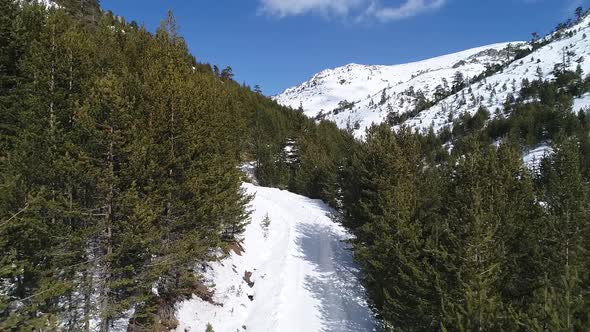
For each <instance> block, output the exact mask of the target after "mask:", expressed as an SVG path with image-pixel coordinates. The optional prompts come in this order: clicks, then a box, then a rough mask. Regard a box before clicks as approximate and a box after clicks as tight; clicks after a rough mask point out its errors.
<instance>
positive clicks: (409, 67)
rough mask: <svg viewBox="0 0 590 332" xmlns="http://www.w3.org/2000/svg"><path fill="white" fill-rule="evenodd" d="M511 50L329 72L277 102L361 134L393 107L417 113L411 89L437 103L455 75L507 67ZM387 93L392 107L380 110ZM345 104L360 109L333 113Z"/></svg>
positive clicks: (497, 47) (489, 48)
mask: <svg viewBox="0 0 590 332" xmlns="http://www.w3.org/2000/svg"><path fill="white" fill-rule="evenodd" d="M508 44H509V43H498V44H493V45H488V46H483V47H478V48H473V49H469V50H466V51H462V52H458V53H454V54H449V55H444V56H440V57H436V58H432V59H428V60H423V61H418V62H413V63H408V64H400V65H393V66H367V65H359V64H349V65H346V66H343V67H339V68H335V69H330V70H324V71H322V72H320V73H318V74H316V75H315V76H313V77H312V78H311V79H310V80H309V81H307V82H305V83H303V84H301V85H300V86H298V87H294V88H290V89H287V90H286V91H285V92H283V93H282V94H280V95H278V96H276V97H274V98H275V100H276V101H277V102H279V103H281V104H283V105H286V106H290V107H293V108H298V107H299V106H302V107H303V110H304V112H305V114H306V115H308V116H310V117H316V116H318V115H323V116H325V117H326V118H328V119H330V120H333V121H335V122H336V124H337V125H338V126H339V127H341V128H346V127H347V126H354V125H355V124H358V127H359V128H358V129H357V131H356V132H357V133H362V132H364V129H365V128H367V127H369V126H370V125H371V124H372V123H380V122H383V121H384V120H385V118H386V116H387V112H388V106H387V105H388V104H389V105H391V107H392V108H393V109H394V111H395V112H396V113H398V114H402V113H405V112H407V111H409V110H411V109H413V108H414V105H415V104H414V98H413V97H412V96H409V95H408V94H407V93H406V92H407V91H408V89H410V88H413V89H414V91H416V92H417V91H422V92H424V94H425V95H426V97H428V98H432V96H433V94H434V91H435V88H436V86H437V85H440V84H443V79H444V80H446V81H447V83H448V84H452V81H453V76H454V75H455V73H456V72H461V73H462V74H463V75H464V76H465V77H473V76H476V75H479V74H480V73H482V72H483V71H484V70H485V69H486V65H491V64H498V63H503V62H504V61H507V60H508V58H509V55H508V53H506V52H504V51H503V49H505V48H506V46H507V45H508ZM513 44H514V45H516V44H517V43H513ZM384 92H385V97H386V99H387V101H386V102H385V103H383V104H380V102H381V100H382V96H383V93H384ZM345 100H346V101H348V102H352V103H355V105H354V106H353V107H352V109H350V110H344V111H341V112H338V114H335V112H333V110H334V109H336V108H338V104H339V103H340V102H341V101H345Z"/></svg>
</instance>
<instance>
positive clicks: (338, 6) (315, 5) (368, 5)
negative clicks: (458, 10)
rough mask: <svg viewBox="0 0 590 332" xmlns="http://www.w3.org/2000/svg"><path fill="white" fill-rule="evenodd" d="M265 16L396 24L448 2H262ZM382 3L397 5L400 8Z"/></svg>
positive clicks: (345, 0) (322, 0) (391, 0)
mask: <svg viewBox="0 0 590 332" xmlns="http://www.w3.org/2000/svg"><path fill="white" fill-rule="evenodd" d="M259 1H260V8H261V10H262V12H265V13H268V14H270V15H274V16H279V17H285V16H295V15H304V14H309V13H319V14H322V15H328V16H341V17H352V18H355V19H356V20H366V19H374V18H376V19H379V20H381V21H394V20H400V19H404V18H408V17H412V16H416V15H419V14H422V13H424V12H427V11H431V10H435V9H439V8H440V7H442V6H443V5H444V4H445V3H446V1H447V0H397V1H393V0H259ZM383 2H388V3H391V2H397V5H391V4H387V5H385V4H384V3H383Z"/></svg>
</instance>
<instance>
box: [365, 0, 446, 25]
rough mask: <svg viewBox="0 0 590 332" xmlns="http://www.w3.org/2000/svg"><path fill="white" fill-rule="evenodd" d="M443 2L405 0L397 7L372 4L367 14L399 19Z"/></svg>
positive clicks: (441, 4)
mask: <svg viewBox="0 0 590 332" xmlns="http://www.w3.org/2000/svg"><path fill="white" fill-rule="evenodd" d="M445 3H446V0H407V1H406V2H404V3H403V4H402V5H401V6H399V7H380V6H379V5H374V6H372V7H370V8H369V11H368V14H369V15H370V16H374V17H376V18H378V19H380V20H383V21H391V20H401V19H404V18H407V17H412V16H416V15H419V14H422V13H424V12H427V11H431V10H436V9H439V8H441V7H442V6H444V5H445Z"/></svg>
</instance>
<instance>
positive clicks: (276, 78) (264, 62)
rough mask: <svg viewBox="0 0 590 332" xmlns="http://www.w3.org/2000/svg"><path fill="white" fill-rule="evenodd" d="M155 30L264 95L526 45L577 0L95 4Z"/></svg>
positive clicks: (117, 0)
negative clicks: (348, 72)
mask: <svg viewBox="0 0 590 332" xmlns="http://www.w3.org/2000/svg"><path fill="white" fill-rule="evenodd" d="M101 5H102V6H103V8H105V9H110V10H112V11H113V12H115V13H116V14H118V15H122V16H124V17H125V18H126V19H127V20H128V21H131V20H135V21H137V22H139V23H143V24H145V25H146V27H147V28H148V29H150V30H151V31H153V30H154V29H155V28H156V27H157V26H158V25H159V22H160V21H161V20H162V19H163V18H164V17H165V15H166V11H167V10H168V9H172V10H173V12H174V14H175V16H176V19H177V21H178V24H179V27H180V33H181V34H182V35H183V36H184V37H185V39H186V41H187V43H188V45H189V47H190V49H191V51H192V53H193V54H194V55H195V56H196V57H197V59H198V60H199V61H201V62H209V63H212V64H218V65H219V67H225V66H228V65H229V66H231V67H232V68H233V70H234V73H235V74H236V80H238V81H240V82H242V81H245V82H246V83H248V84H250V85H251V86H254V85H256V84H259V85H260V86H261V87H262V89H263V91H264V93H265V94H267V95H272V94H276V93H279V92H281V91H283V90H284V89H286V88H288V87H290V86H293V85H297V84H299V83H301V82H303V81H305V80H307V79H308V78H309V77H311V76H312V75H313V74H315V73H316V72H318V71H320V70H322V69H325V68H333V67H337V66H341V65H345V64H348V63H351V62H354V63H362V64H397V63H404V62H409V61H416V60H421V59H425V58H429V57H433V56H437V55H443V54H447V53H451V52H455V51H460V50H464V49H467V48H471V47H477V46H482V45H485V44H491V43H496V42H504V41H517V40H529V39H530V35H531V32H533V31H536V32H539V33H540V34H544V33H547V32H549V30H551V29H552V28H553V27H554V26H555V25H556V24H557V23H558V22H560V21H562V20H564V19H565V18H567V17H570V16H572V14H573V10H574V9H575V7H576V6H578V5H588V1H586V0H584V1H582V0H167V1H165V0H102V1H101Z"/></svg>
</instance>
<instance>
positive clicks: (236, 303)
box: [177, 184, 375, 332]
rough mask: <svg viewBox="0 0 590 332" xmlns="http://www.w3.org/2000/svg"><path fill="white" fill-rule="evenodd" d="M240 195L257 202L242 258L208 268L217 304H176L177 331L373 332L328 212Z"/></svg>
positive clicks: (284, 195)
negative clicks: (209, 327)
mask: <svg viewBox="0 0 590 332" xmlns="http://www.w3.org/2000/svg"><path fill="white" fill-rule="evenodd" d="M244 187H245V189H246V190H247V191H248V193H250V194H255V195H256V196H255V199H254V200H253V202H252V210H253V213H252V222H251V223H250V225H249V226H248V227H247V229H246V231H245V233H244V237H245V239H244V242H243V247H244V253H242V254H241V255H238V254H236V253H235V252H232V253H231V255H230V256H229V257H227V258H225V259H224V260H222V261H221V262H218V263H214V264H212V266H211V269H210V270H208V271H207V272H206V276H207V277H208V279H209V280H210V281H211V282H212V283H214V287H213V288H214V289H215V296H214V302H217V304H211V303H208V302H205V301H202V300H200V299H198V298H194V299H192V300H189V301H185V302H183V303H181V304H180V305H179V306H178V311H177V316H178V320H179V326H178V328H177V331H198V332H203V331H205V328H206V325H207V323H210V324H211V325H212V326H213V328H214V330H215V331H216V332H235V331H255V332H265V331H280V332H291V331H301V332H303V331H305V332H313V331H351V332H352V331H358V332H362V331H373V328H374V326H375V319H374V317H373V315H372V313H371V311H370V310H369V308H368V306H367V303H366V301H365V298H364V290H363V288H362V286H361V285H360V284H359V281H358V268H357V267H356V265H355V264H354V262H353V260H352V253H351V251H350V245H349V244H347V243H346V242H345V240H347V239H349V238H350V235H349V234H348V233H347V232H346V230H345V229H344V228H343V227H341V226H340V225H338V224H336V223H334V222H333V221H332V220H331V218H330V214H331V212H332V211H331V209H330V208H329V207H327V206H326V205H325V204H324V203H322V202H321V201H318V200H312V199H309V198H306V197H303V196H299V195H295V194H292V193H290V192H287V191H281V190H278V189H271V188H263V187H258V186H255V185H251V184H245V185H244ZM266 215H268V216H269V218H270V220H271V222H270V226H269V227H268V233H267V235H268V236H266V237H265V231H264V226H263V223H262V221H263V220H264V218H265V216H266ZM246 272H252V276H251V278H250V281H252V282H254V285H253V287H250V286H249V285H248V283H247V282H246V281H245V280H244V275H245V273H246ZM251 298H252V300H251Z"/></svg>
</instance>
